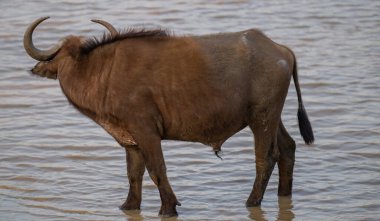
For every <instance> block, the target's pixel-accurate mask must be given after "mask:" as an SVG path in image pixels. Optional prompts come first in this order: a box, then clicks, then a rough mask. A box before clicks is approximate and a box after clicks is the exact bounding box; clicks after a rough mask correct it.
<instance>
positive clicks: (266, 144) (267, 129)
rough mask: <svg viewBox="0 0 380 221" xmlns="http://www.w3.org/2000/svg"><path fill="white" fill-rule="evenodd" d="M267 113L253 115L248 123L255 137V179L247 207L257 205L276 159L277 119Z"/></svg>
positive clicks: (259, 202)
mask: <svg viewBox="0 0 380 221" xmlns="http://www.w3.org/2000/svg"><path fill="white" fill-rule="evenodd" d="M267 116H269V115H267V114H258V115H257V116H255V120H254V121H253V124H251V125H250V127H251V129H252V130H253V132H254V138H255V155H256V179H255V183H254V185H253V190H252V192H251V194H250V196H249V198H248V200H247V202H246V206H247V207H253V206H259V205H260V204H261V201H262V199H263V196H264V192H265V189H266V187H267V185H268V181H269V178H270V176H271V174H272V171H273V168H274V166H275V164H276V162H277V160H278V155H279V153H278V147H277V139H276V138H277V128H278V120H276V118H274V117H271V118H269V117H267Z"/></svg>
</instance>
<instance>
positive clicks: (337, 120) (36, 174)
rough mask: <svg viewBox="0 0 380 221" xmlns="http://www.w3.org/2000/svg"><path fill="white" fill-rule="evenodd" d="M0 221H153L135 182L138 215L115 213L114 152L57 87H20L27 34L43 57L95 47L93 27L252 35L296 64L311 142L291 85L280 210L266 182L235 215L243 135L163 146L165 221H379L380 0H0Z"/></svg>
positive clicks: (249, 158)
mask: <svg viewBox="0 0 380 221" xmlns="http://www.w3.org/2000/svg"><path fill="white" fill-rule="evenodd" d="M0 8H1V13H0V19H1V23H0V55H1V59H0V139H1V143H0V220H143V219H145V220H156V219H159V217H158V216H157V213H158V210H159V207H160V200H159V195H158V191H157V189H156V188H155V186H154V184H153V183H152V181H150V179H149V178H148V176H147V175H146V177H145V181H144V187H143V202H142V211H141V212H130V213H126V214H125V213H123V212H122V211H120V210H119V209H118V206H119V205H120V204H121V203H122V202H123V201H124V199H125V197H126V195H127V192H128V181H127V177H126V169H125V168H126V166H125V156H124V150H123V149H122V148H120V147H118V145H117V143H116V142H115V141H113V140H112V139H111V138H110V137H109V136H108V135H107V134H106V133H105V132H104V131H103V130H102V129H101V128H99V127H98V126H97V125H95V124H94V123H93V122H91V121H90V120H89V119H87V118H86V117H84V116H82V115H81V114H79V113H78V112H77V111H76V110H75V109H74V108H73V107H72V106H70V105H69V104H68V102H67V101H66V98H65V97H64V96H63V95H62V93H61V91H60V88H59V85H58V82H57V81H52V80H47V79H42V78H38V77H34V76H31V75H29V73H28V69H30V68H31V67H32V66H33V65H34V64H35V61H34V60H32V59H31V58H29V57H28V56H27V55H26V53H25V52H24V49H23V46H22V36H23V32H24V31H25V29H26V27H27V26H28V24H30V22H32V21H33V20H34V19H36V18H38V17H42V16H46V15H50V16H52V18H51V19H50V20H48V21H47V22H45V23H44V24H42V25H41V26H40V27H39V28H38V30H37V32H36V34H35V41H36V43H37V45H38V46H39V47H48V46H49V45H51V44H53V43H55V42H56V41H58V40H59V39H60V38H61V37H64V36H66V35H69V34H75V35H85V36H93V35H96V36H100V35H101V34H102V32H103V31H104V28H102V27H101V26H99V25H97V24H93V23H90V21H89V20H90V19H92V18H101V19H104V20H107V21H109V22H111V23H113V24H114V25H115V26H116V27H120V28H124V27H127V26H130V25H145V26H147V27H156V26H162V27H167V28H169V29H171V30H173V31H175V32H176V33H177V34H181V35H182V34H204V33H216V32H226V31H228V32H230V31H238V30H244V29H248V28H253V27H256V28H260V29H262V30H263V31H264V32H265V33H266V34H267V35H268V36H270V37H271V38H272V39H274V40H275V41H277V42H279V43H283V44H286V45H288V46H289V47H291V48H292V49H293V50H294V51H295V52H296V54H297V56H298V62H299V74H300V80H301V85H302V90H303V98H304V101H305V105H306V108H307V110H308V113H309V117H310V119H311V121H312V124H313V127H314V130H315V137H316V143H315V144H314V145H313V146H311V147H309V146H306V145H304V144H303V142H302V139H301V138H300V135H299V132H298V126H297V122H296V108H297V104H296V96H295V93H294V91H295V89H294V87H293V86H291V87H290V90H289V96H288V99H287V101H286V107H285V110H284V112H283V119H284V122H285V125H286V127H287V128H288V130H289V132H290V133H291V135H292V136H293V137H294V139H295V140H296V142H297V145H298V149H297V153H296V157H297V162H296V167H295V177H294V194H293V197H292V199H289V198H278V197H277V195H276V193H277V184H278V173H277V171H275V172H274V174H273V175H272V177H271V180H270V183H269V185H268V188H267V191H266V194H265V197H264V201H263V203H262V206H261V208H254V209H246V208H245V205H244V204H245V200H246V199H247V197H248V195H249V193H250V191H251V188H252V184H253V179H254V177H255V170H254V155H253V144H252V140H253V138H252V135H251V133H250V131H249V130H248V129H244V130H243V131H242V132H240V133H238V134H236V135H235V136H234V137H232V138H231V139H230V140H228V141H227V142H226V143H225V144H224V145H223V147H222V149H223V151H224V153H223V159H224V160H219V159H218V158H216V157H215V156H214V154H213V152H212V151H211V148H209V147H205V146H203V145H201V144H194V143H185V142H163V148H164V154H165V157H166V162H167V166H168V175H169V178H170V181H171V184H172V186H173V189H174V191H175V193H176V194H177V197H178V199H179V200H180V201H181V203H182V207H179V208H178V212H179V214H180V216H179V217H178V218H175V219H172V220H176V219H178V220H379V219H380V149H379V145H380V119H379V118H380V110H379V109H380V86H379V82H380V37H379V36H380V1H377V0H357V1H355V0H346V1H340V0H310V1H290V0H284V1H265V0H258V1H245V0H235V1H221V0H219V1H217V0H214V1H202V0H195V1H185V0H181V1H148V0H144V1H121V0H119V1H109V2H105V1H94V2H90V1H80V0H65V1H61V2H60V3H56V1H53V0H47V1H42V0H41V1H24V0H23V1H21V0H20V1H19V0H14V1H11V0H8V1H0Z"/></svg>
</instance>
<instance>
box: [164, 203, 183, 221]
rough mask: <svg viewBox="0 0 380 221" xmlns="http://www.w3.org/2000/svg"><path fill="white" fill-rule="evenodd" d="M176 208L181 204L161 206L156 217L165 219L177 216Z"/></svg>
mask: <svg viewBox="0 0 380 221" xmlns="http://www.w3.org/2000/svg"><path fill="white" fill-rule="evenodd" d="M176 206H181V203H180V202H178V201H176V202H175V203H174V204H172V205H171V206H164V205H162V206H161V209H160V212H159V213H158V215H160V216H162V217H164V218H167V217H175V216H178V213H177V209H176Z"/></svg>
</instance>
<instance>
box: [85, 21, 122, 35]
mask: <svg viewBox="0 0 380 221" xmlns="http://www.w3.org/2000/svg"><path fill="white" fill-rule="evenodd" d="M91 21H92V22H95V23H98V24H101V25H103V26H104V27H105V28H107V29H108V31H109V32H110V33H111V36H112V37H116V36H117V35H118V34H119V33H118V31H117V30H116V28H115V27H113V26H112V25H111V24H110V23H108V22H106V21H103V20H99V19H91Z"/></svg>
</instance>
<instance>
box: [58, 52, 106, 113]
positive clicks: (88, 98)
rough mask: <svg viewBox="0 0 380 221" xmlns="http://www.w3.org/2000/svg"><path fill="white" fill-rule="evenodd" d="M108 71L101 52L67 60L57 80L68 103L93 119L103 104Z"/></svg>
mask: <svg viewBox="0 0 380 221" xmlns="http://www.w3.org/2000/svg"><path fill="white" fill-rule="evenodd" d="M92 61H98V62H92ZM109 72H110V67H109V66H108V65H107V63H106V62H104V60H103V59H101V54H94V55H89V56H88V57H86V58H82V59H81V60H79V61H73V60H67V61H66V62H65V64H64V65H63V66H62V68H61V70H60V72H59V81H60V85H61V88H62V91H63V93H64V94H65V96H66V97H67V99H68V100H69V101H70V103H72V104H73V105H74V106H75V107H76V108H77V109H78V110H79V111H80V112H82V113H83V114H85V115H87V116H88V117H90V118H92V119H93V120H95V119H96V118H98V115H99V114H101V112H102V111H101V110H102V107H103V106H104V100H105V96H106V93H105V92H106V91H107V88H106V85H107V81H108V77H109Z"/></svg>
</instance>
